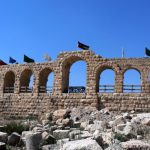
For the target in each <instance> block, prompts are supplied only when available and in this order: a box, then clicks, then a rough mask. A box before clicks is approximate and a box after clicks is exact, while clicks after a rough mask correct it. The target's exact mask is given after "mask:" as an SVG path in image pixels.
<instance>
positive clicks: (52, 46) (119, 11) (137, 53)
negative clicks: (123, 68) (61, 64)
mask: <svg viewBox="0 0 150 150" xmlns="http://www.w3.org/2000/svg"><path fill="white" fill-rule="evenodd" d="M149 7H150V1H149V0H74V1H73V0H0V50H1V53H0V58H1V59H2V60H4V61H5V62H8V58H9V56H11V57H13V58H15V59H16V60H17V61H18V62H19V63H23V55H24V54H26V55H27V56H29V57H31V58H33V59H35V61H36V62H44V59H43V55H44V54H45V53H48V54H49V55H50V56H51V57H52V59H53V60H54V59H56V57H57V55H58V54H59V52H60V51H71V50H78V48H77V41H81V42H83V43H85V44H88V45H90V46H91V49H92V50H93V51H94V52H95V53H96V54H99V55H101V56H103V57H108V58H110V57H121V48H122V47H124V49H125V55H126V57H144V48H145V47H148V48H150V38H149V37H150V11H149ZM81 70H82V69H81ZM81 74H82V73H81Z"/></svg>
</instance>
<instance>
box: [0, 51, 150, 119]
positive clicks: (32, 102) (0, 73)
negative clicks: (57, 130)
mask: <svg viewBox="0 0 150 150" xmlns="http://www.w3.org/2000/svg"><path fill="white" fill-rule="evenodd" d="M79 60H83V61H85V62H86V70H87V75H86V80H87V82H86V87H85V89H84V87H82V88H81V89H80V90H79V89H77V90H79V92H73V91H72V92H69V71H70V68H71V65H72V64H73V63H75V62H76V61H79ZM106 69H112V70H113V71H114V72H115V85H114V90H113V92H111V93H108V92H107V93H105V92H100V89H99V80H100V75H101V73H102V72H103V71H104V70H106ZM129 69H135V70H137V71H138V72H139V73H140V75H141V85H140V91H139V92H138V93H134V92H133V93H128V92H127V93H124V92H123V89H124V85H123V79H124V73H125V72H126V71H127V70H129ZM52 72H53V74H54V82H53V87H52V88H51V90H50V91H49V92H48V90H47V87H46V85H47V79H48V76H49V74H50V73H52ZM149 73H150V59H149V58H115V59H106V58H102V57H101V56H99V55H96V54H95V53H94V52H93V51H91V50H81V51H72V52H62V53H60V54H59V55H58V57H57V59H56V60H55V61H50V62H44V63H27V64H14V65H12V64H11V65H3V66H0V83H1V84H0V115H1V116H7V117H9V116H29V115H35V116H36V115H39V114H40V113H46V112H49V111H51V110H57V109H66V108H73V107H78V106H82V107H85V106H92V107H96V108H97V109H102V108H105V107H106V108H108V109H109V110H111V111H123V112H124V111H131V110H134V111H138V112H150V81H149ZM31 75H33V76H34V81H33V87H32V88H30V87H29V83H30V77H31ZM132 90H134V89H133V87H132Z"/></svg>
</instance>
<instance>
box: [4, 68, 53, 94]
mask: <svg viewBox="0 0 150 150" xmlns="http://www.w3.org/2000/svg"><path fill="white" fill-rule="evenodd" d="M15 78H16V76H15V73H14V72H13V71H8V72H7V73H6V74H5V77H4V93H13V92H14V88H15ZM53 81H54V73H53V72H52V70H51V69H49V68H45V69H43V70H42V71H41V72H40V74H39V83H38V84H39V86H38V92H40V93H45V92H52V87H53ZM34 82H35V76H34V75H33V72H32V71H31V70H30V69H26V70H24V71H23V72H22V73H21V76H20V87H19V92H20V93H31V92H32V91H33V86H34Z"/></svg>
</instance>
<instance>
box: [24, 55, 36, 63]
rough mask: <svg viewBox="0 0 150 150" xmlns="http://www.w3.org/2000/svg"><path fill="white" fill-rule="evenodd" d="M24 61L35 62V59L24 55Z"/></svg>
mask: <svg viewBox="0 0 150 150" xmlns="http://www.w3.org/2000/svg"><path fill="white" fill-rule="evenodd" d="M24 62H27V63H34V59H32V58H30V57H28V56H26V55H24Z"/></svg>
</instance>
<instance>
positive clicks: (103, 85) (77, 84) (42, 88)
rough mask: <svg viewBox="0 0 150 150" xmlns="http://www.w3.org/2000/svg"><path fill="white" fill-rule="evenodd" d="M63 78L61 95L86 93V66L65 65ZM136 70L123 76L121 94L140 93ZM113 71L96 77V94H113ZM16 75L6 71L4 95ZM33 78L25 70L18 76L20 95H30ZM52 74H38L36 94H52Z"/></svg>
mask: <svg viewBox="0 0 150 150" xmlns="http://www.w3.org/2000/svg"><path fill="white" fill-rule="evenodd" d="M64 76H67V78H65V77H64V78H63V82H64V83H65V84H64V90H63V91H62V92H63V93H67V92H70V93H74V92H75V93H76V92H86V83H87V64H86V62H85V61H82V60H79V61H77V62H75V61H74V62H73V63H71V64H69V63H68V64H67V65H66V70H65V73H64ZM140 76H141V75H140V73H139V72H138V71H137V70H136V69H128V70H126V71H125V72H124V74H123V79H124V80H123V92H127V93H128V92H141V77H140ZM115 77H116V74H115V71H114V70H113V69H112V68H107V67H106V68H105V69H103V70H102V71H101V72H99V74H98V76H97V81H96V84H97V87H96V92H102V93H103V92H104V93H109V92H115V82H116V81H115ZM15 81H16V75H15V73H14V72H13V71H8V72H7V73H6V74H5V77H4V93H13V92H14V88H15ZM34 82H35V76H34V75H33V72H32V71H31V70H30V69H26V70H24V71H23V72H22V73H21V76H20V85H19V92H20V93H30V92H32V91H33V86H34V84H35V83H34ZM53 87H54V73H53V71H52V70H51V69H49V68H45V69H43V70H42V71H41V72H40V73H39V83H38V92H39V93H45V92H50V93H52V92H53Z"/></svg>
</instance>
